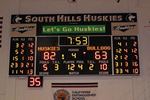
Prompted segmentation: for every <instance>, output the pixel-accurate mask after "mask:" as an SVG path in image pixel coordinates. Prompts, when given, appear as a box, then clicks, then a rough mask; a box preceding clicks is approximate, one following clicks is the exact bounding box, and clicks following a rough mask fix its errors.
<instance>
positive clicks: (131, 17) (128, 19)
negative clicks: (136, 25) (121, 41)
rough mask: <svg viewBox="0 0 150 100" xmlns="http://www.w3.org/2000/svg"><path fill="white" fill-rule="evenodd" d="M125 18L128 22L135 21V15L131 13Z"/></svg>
mask: <svg viewBox="0 0 150 100" xmlns="http://www.w3.org/2000/svg"><path fill="white" fill-rule="evenodd" d="M126 20H127V21H130V22H136V16H135V15H132V14H128V15H127V16H126Z"/></svg>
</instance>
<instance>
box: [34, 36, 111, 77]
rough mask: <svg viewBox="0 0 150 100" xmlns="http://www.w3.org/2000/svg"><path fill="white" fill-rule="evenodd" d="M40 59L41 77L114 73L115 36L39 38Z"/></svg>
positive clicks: (38, 58) (38, 57)
mask: <svg viewBox="0 0 150 100" xmlns="http://www.w3.org/2000/svg"><path fill="white" fill-rule="evenodd" d="M41 41H43V42H41ZM36 58H37V60H36V62H37V63H36V71H37V74H39V75H81V74H84V75H88V74H105V75H107V74H112V68H111V66H112V62H111V59H112V58H111V37H110V36H56V37H38V38H37V57H36Z"/></svg>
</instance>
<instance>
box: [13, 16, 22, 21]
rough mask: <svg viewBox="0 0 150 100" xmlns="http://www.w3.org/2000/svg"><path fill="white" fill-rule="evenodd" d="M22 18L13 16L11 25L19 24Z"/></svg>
mask: <svg viewBox="0 0 150 100" xmlns="http://www.w3.org/2000/svg"><path fill="white" fill-rule="evenodd" d="M21 20H22V18H21V17H19V16H14V17H13V23H21Z"/></svg>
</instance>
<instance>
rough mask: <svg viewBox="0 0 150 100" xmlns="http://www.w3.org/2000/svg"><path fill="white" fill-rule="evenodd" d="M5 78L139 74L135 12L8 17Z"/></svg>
mask: <svg viewBox="0 0 150 100" xmlns="http://www.w3.org/2000/svg"><path fill="white" fill-rule="evenodd" d="M10 36H11V37H10V62H9V75H15V76H21V75H26V76H30V75H40V76H50V75H139V74H140V63H139V48H138V26H137V15H136V13H102V14H101V13H96V14H43V15H39V14H24V15H12V18H11V35H10Z"/></svg>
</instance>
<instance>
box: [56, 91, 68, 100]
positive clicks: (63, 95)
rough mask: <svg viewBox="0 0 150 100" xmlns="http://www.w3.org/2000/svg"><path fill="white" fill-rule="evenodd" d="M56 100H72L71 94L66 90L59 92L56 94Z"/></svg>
mask: <svg viewBox="0 0 150 100" xmlns="http://www.w3.org/2000/svg"><path fill="white" fill-rule="evenodd" d="M54 100H70V94H69V92H68V91H66V90H64V89H60V90H57V91H56V92H55V93H54Z"/></svg>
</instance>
